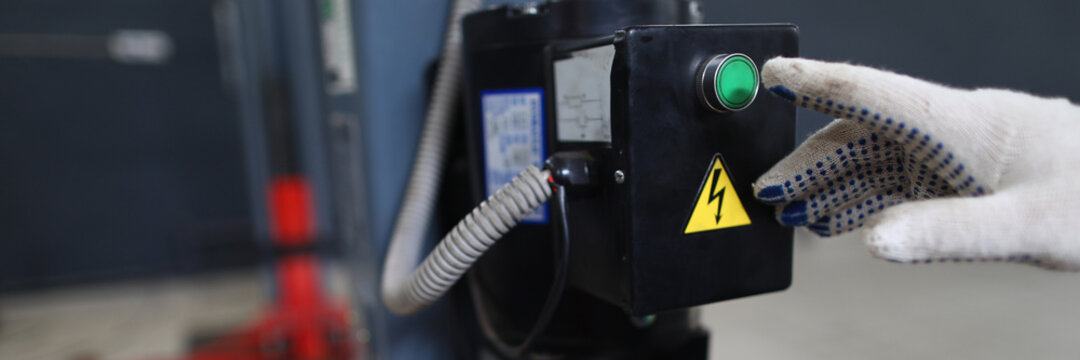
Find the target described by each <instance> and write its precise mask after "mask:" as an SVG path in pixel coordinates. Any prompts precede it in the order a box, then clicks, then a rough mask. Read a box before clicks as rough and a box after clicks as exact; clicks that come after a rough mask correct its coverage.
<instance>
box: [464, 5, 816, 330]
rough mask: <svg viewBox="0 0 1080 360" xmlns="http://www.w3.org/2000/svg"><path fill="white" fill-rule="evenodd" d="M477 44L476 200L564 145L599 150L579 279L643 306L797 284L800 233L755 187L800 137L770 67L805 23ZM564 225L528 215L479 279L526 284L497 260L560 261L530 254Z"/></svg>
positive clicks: (579, 200)
mask: <svg viewBox="0 0 1080 360" xmlns="http://www.w3.org/2000/svg"><path fill="white" fill-rule="evenodd" d="M468 29H469V27H468V26H467V27H466V30H468ZM467 33H468V31H467ZM491 43H494V42H491ZM526 43H527V45H521V44H526ZM467 45H468V42H467ZM467 49H468V50H469V51H468V53H467V58H468V62H469V69H471V70H470V73H469V74H467V77H468V79H469V81H468V83H469V95H468V101H467V104H468V105H467V107H468V109H469V114H470V116H469V120H468V121H467V123H466V125H467V126H466V131H467V133H468V135H469V138H470V139H471V140H472V141H470V142H469V143H470V156H469V158H470V160H471V161H470V164H471V165H470V174H471V175H472V176H473V179H474V181H473V182H472V184H473V185H474V190H475V191H476V192H477V193H479V194H484V193H486V192H489V191H493V190H494V189H496V188H497V187H495V186H496V185H499V181H500V179H501V178H502V177H505V175H501V174H512V173H516V172H514V171H511V170H515V169H516V168H517V167H521V168H523V167H524V166H525V165H528V164H530V163H531V164H535V163H536V162H537V159H541V160H540V161H542V159H544V158H547V157H548V156H550V155H552V154H555V153H559V152H566V151H578V152H584V153H586V154H588V157H590V158H591V159H592V160H591V169H590V170H591V171H593V172H594V173H595V175H596V176H595V179H597V182H596V183H595V184H591V185H588V186H578V187H575V188H573V189H570V191H569V192H568V194H567V195H568V213H569V223H570V224H569V225H570V234H571V235H570V237H571V244H572V245H571V262H570V267H571V268H570V281H571V284H572V286H573V287H574V288H576V289H578V290H580V291H583V292H585V293H588V294H591V295H593V296H595V297H598V298H600V299H602V300H604V301H606V302H608V303H612V304H615V305H617V306H619V307H621V308H622V309H624V310H625V311H626V312H629V313H631V314H634V315H646V314H654V313H658V312H662V311H665V310H671V309H678V308H684V307H689V306H696V305H701V304H706V303H710V302H715V301H720V300H726V299H732V298H737V297H742V296H748V295H754V294H760V293H765V292H770V291H777V290H782V289H784V288H786V287H787V286H788V285H789V284H790V282H791V264H792V259H791V256H792V230H791V229H790V228H785V227H782V226H780V225H779V224H778V223H777V222H776V220H774V217H773V214H774V213H773V209H772V208H771V207H769V206H766V205H764V204H761V203H758V202H757V201H756V200H754V197H753V193H752V189H751V185H750V184H751V183H752V182H753V181H754V180H755V178H757V177H758V176H760V175H761V174H763V173H764V172H765V171H767V170H768V169H769V168H770V167H771V166H772V165H773V164H775V163H776V162H777V161H779V160H780V159H781V158H783V157H784V156H785V155H786V154H787V153H789V152H790V151H791V150H792V148H793V146H794V143H795V141H794V131H795V109H794V107H793V106H792V105H790V104H789V103H787V102H785V101H783V100H782V99H780V98H778V97H775V96H773V95H772V94H769V93H767V90H766V89H764V88H763V87H762V86H761V85H760V75H759V72H760V68H761V65H762V64H764V63H765V61H766V60H768V59H770V58H773V57H776V56H788V57H792V56H797V55H798V30H797V28H796V27H795V26H794V25H786V24H778V25H719V26H718V25H663V26H632V27H627V28H623V29H622V30H619V31H617V32H616V33H615V34H614V35H613V36H607V37H595V38H588V39H573V40H566V41H559V40H552V39H537V40H536V41H534V42H519V43H515V44H513V46H509V45H506V44H503V45H498V46H496V45H491V46H488V47H484V48H482V49H480V48H479V47H476V46H474V47H472V48H467ZM538 50H540V53H541V54H542V56H541V57H540V58H539V59H538V58H537V56H536V55H537V51H538ZM538 62H539V65H540V66H542V71H541V72H540V74H537V71H535V70H536V67H535V66H536V64H537V63H538ZM515 66H518V67H520V68H519V69H517V70H516V71H515V69H514V67H515ZM499 69H502V70H499ZM477 198H480V197H479V196H478V197H477ZM553 226H556V225H555V223H554V222H553V221H552V219H551V216H550V215H549V214H548V213H547V209H542V210H541V211H539V212H538V213H537V214H534V216H530V217H527V218H526V221H525V222H524V223H523V224H522V225H521V226H519V228H517V229H515V230H514V231H513V232H511V233H510V234H509V235H508V237H507V238H505V239H504V240H502V241H501V242H500V244H498V245H497V247H501V248H493V251H492V252H491V253H489V254H487V255H485V258H488V257H493V258H491V259H484V260H483V261H484V262H485V264H481V270H480V271H481V272H482V276H481V278H482V279H485V280H484V281H488V283H489V284H495V283H496V282H495V280H493V279H498V278H499V277H507V278H510V277H516V279H517V280H518V281H521V277H520V276H525V273H524V271H521V272H514V271H502V272H499V271H496V270H495V269H514V266H519V267H518V268H519V269H523V268H524V267H522V265H521V264H528V263H530V262H534V261H536V260H535V259H536V258H543V257H547V256H550V255H549V254H550V253H547V252H538V251H526V250H524V249H525V248H526V247H528V246H530V245H526V244H527V243H531V242H550V240H545V239H550V238H551V237H552V236H556V235H555V233H557V232H553V231H551V227H553ZM503 243H508V244H506V245H504V244H503ZM515 248H516V249H518V250H514V249H515ZM485 269H486V270H485ZM484 272H486V274H488V275H483V274H484ZM538 279H540V280H541V281H542V279H543V277H542V276H541V277H538ZM540 284H543V282H541V283H540ZM540 284H537V286H538V287H540V288H544V287H545V286H544V285H540ZM494 293H495V294H498V290H497V289H496V290H495V291H494ZM504 296H511V295H510V294H509V293H508V294H506V295H504Z"/></svg>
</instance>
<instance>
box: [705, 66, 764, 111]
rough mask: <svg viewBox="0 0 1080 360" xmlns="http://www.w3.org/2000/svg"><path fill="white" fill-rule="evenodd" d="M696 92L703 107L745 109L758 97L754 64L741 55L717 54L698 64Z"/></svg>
mask: <svg viewBox="0 0 1080 360" xmlns="http://www.w3.org/2000/svg"><path fill="white" fill-rule="evenodd" d="M697 82H698V85H699V90H698V91H699V92H700V94H701V100H702V102H703V103H704V105H705V106H706V107H708V108H709V109H712V110H713V111H716V112H729V111H739V110H743V109H746V108H747V107H748V106H750V103H753V102H754V98H756V97H757V90H758V84H759V82H760V79H759V76H758V70H757V65H755V64H754V61H753V60H751V59H750V57H749V56H746V55H743V54H738V53H735V54H720V55H716V56H713V57H711V58H709V59H708V60H706V61H705V63H703V64H701V67H700V70H699V72H698V79H697Z"/></svg>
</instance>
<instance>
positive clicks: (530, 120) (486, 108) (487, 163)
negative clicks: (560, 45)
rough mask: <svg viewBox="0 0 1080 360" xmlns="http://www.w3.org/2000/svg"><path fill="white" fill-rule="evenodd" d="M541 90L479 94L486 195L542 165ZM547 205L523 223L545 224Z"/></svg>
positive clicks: (542, 105)
mask: <svg viewBox="0 0 1080 360" xmlns="http://www.w3.org/2000/svg"><path fill="white" fill-rule="evenodd" d="M543 94H544V93H543V90H541V89H513V90H498V91H484V92H481V93H480V104H481V106H480V107H481V111H483V118H484V129H483V131H484V179H485V188H486V189H487V196H491V195H493V194H495V192H496V191H498V190H499V188H501V187H502V186H503V185H505V184H506V183H509V182H510V180H511V179H513V178H514V177H515V176H517V175H518V174H519V173H521V171H522V170H525V168H526V167H528V166H529V165H533V166H536V167H538V168H539V167H542V166H543V162H544V157H545V155H544V102H543V99H544V95H543ZM547 214H548V211H547V205H544V206H542V207H540V209H537V210H536V211H535V212H533V213H532V214H529V215H527V216H525V218H524V219H523V220H522V222H523V223H534V224H546V223H547V222H548V215H547Z"/></svg>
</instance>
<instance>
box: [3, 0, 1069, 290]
mask: <svg viewBox="0 0 1080 360" xmlns="http://www.w3.org/2000/svg"><path fill="white" fill-rule="evenodd" d="M214 3H215V2H214V1H210V0H198V1H184V2H167V1H131V0H101V1H94V2H82V1H61V0H48V1H29V0H7V1H3V2H0V35H5V36H7V35H11V34H39V35H49V34H53V35H64V34H80V35H88V36H99V37H104V36H108V35H109V34H111V33H113V32H115V31H117V30H119V29H157V30H160V31H163V32H165V33H167V34H168V36H169V38H170V39H171V40H172V45H173V47H174V49H175V51H174V52H173V54H172V56H171V57H170V58H169V59H168V60H167V61H166V62H164V63H161V64H151V65H147V64H128V63H121V62H117V61H108V60H107V59H100V57H102V56H107V55H103V54H100V53H93V52H92V51H91V52H89V53H86V54H82V55H79V54H75V55H72V54H67V55H70V56H69V57H68V58H57V57H44V58H43V57H26V56H19V55H18V54H17V53H18V51H21V50H19V49H13V48H10V47H9V48H8V49H6V50H2V51H0V54H3V55H2V56H0V174H2V175H0V291H2V290H12V289H21V288H33V287H39V286H46V285H51V284H64V283H72V282H79V281H91V280H93V281H98V280H107V279H113V278H126V277H131V276H140V275H149V274H173V273H187V272H193V271H200V270H207V269H216V268H222V267H229V266H237V265H250V264H254V263H255V262H256V260H257V256H256V255H254V254H255V250H256V249H257V246H256V240H255V236H254V235H253V230H252V228H253V225H252V222H253V215H252V210H251V208H252V206H251V199H250V195H249V194H250V189H249V188H248V185H247V180H246V178H245V176H246V175H245V174H246V173H245V171H246V170H245V166H246V165H245V160H244V154H243V152H242V151H243V149H242V145H241V143H240V141H241V134H240V131H241V127H240V125H239V121H238V120H237V110H236V105H235V102H234V99H233V98H232V97H231V96H230V94H229V93H228V89H227V87H226V84H227V81H226V78H225V76H224V75H223V72H222V69H223V66H224V65H223V64H222V54H221V52H220V48H219V45H220V43H219V38H218V37H217V36H218V32H219V31H220V29H218V28H217V27H216V26H215V23H214V19H213V13H212V11H211V9H212V7H213V5H214ZM491 3H501V1H493V2H491ZM445 6H446V4H444V2H440V1H404V2H392V1H372V2H367V1H362V2H357V3H356V4H355V6H354V7H353V13H354V14H355V16H356V20H357V23H356V28H357V29H358V30H359V31H358V33H357V36H356V39H357V40H356V42H357V53H358V54H359V56H358V59H359V60H358V66H360V68H359V69H360V70H359V73H360V81H361V83H360V92H361V94H363V103H365V104H366V105H367V106H366V107H364V109H363V110H362V111H361V112H362V113H361V114H360V122H361V123H362V128H363V129H364V130H365V133H364V134H363V137H362V138H361V139H360V140H361V142H362V145H361V146H362V148H363V153H364V154H365V155H364V157H365V160H366V162H367V165H368V168H367V171H366V172H367V175H366V178H367V181H369V185H368V188H367V189H366V190H368V192H370V194H371V197H370V199H369V201H370V204H369V208H370V209H371V216H372V222H371V229H369V231H370V233H371V234H372V235H373V236H372V238H373V239H374V244H375V245H374V246H375V250H376V253H381V250H382V249H383V242H384V241H385V239H386V238H388V236H389V227H390V226H391V223H392V216H393V214H394V213H395V212H396V208H397V201H398V199H399V196H400V195H399V194H400V193H401V190H402V187H403V186H404V178H405V176H406V172H407V168H408V163H409V161H410V159H411V158H412V155H413V151H414V149H413V148H414V146H415V143H414V142H415V138H416V135H417V133H418V131H419V128H420V125H419V124H420V122H421V120H422V111H423V110H422V109H423V107H424V99H425V96H424V80H423V78H422V77H423V76H422V74H423V70H424V67H425V66H427V64H429V63H430V61H431V60H432V59H433V58H434V57H435V56H436V54H437V50H438V44H439V39H440V38H441V37H440V35H441V31H442V28H443V22H444V21H445V16H444V14H445ZM416 9H423V10H422V11H421V10H416ZM701 9H702V12H703V13H704V14H705V21H706V22H707V23H751V22H791V23H795V24H797V25H799V26H800V29H801V34H802V44H801V46H802V54H803V55H804V56H805V57H809V58H815V59H824V60H833V61H848V62H852V63H857V64H865V65H871V66H876V67H882V68H886V69H891V70H895V71H897V72H901V73H906V74H910V75H913V76H916V77H921V78H925V79H931V80H934V81H937V82H941V83H944V84H948V85H952V86H958V87H1003V88H1013V89H1018V90H1023V91H1028V92H1032V93H1035V94H1039V95H1044V96H1064V97H1068V98H1070V99H1073V100H1075V99H1080V71H1076V62H1077V61H1078V60H1080V41H1078V40H1077V39H1076V35H1075V34H1076V31H1075V24H1076V23H1077V22H1078V21H1080V2H1075V1H1061V0H1057V1H1055V0H1037V1H1026V2H1023V3H1021V2H1013V1H952V2H940V1H929V0H915V1H888V2H849V1H839V0H825V1H815V2H803V1H794V0H768V1H703V2H702V3H701ZM7 40H8V42H6V43H4V44H8V45H9V46H10V44H13V42H12V41H15V42H14V43H18V39H15V40H12V39H11V38H8V39H7ZM76 40H77V39H76ZM84 41H101V40H100V39H99V40H92V39H91V40H85V39H84ZM24 45H25V44H24ZM31 50H33V49H31ZM80 56H83V57H88V58H81V59H80V58H79V57H80ZM94 57H99V58H94ZM827 121H829V119H828V118H826V117H824V116H821V115H818V114H815V113H812V112H809V111H802V112H800V129H799V130H800V133H801V134H803V135H802V136H801V137H800V139H801V138H804V137H805V136H806V134H808V133H810V132H812V131H813V130H815V129H817V128H819V127H820V126H822V125H823V124H824V123H826V122H827Z"/></svg>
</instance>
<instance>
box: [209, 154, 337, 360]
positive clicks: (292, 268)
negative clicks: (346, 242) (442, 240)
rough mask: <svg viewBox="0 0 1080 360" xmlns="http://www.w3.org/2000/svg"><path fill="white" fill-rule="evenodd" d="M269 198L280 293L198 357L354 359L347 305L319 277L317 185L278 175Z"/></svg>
mask: <svg viewBox="0 0 1080 360" xmlns="http://www.w3.org/2000/svg"><path fill="white" fill-rule="evenodd" d="M267 195H268V204H269V211H270V220H271V224H272V225H271V237H272V238H273V242H274V246H275V247H277V248H278V249H279V250H281V254H284V255H282V256H281V257H279V258H278V259H277V263H276V264H275V267H276V269H275V270H276V273H275V275H276V280H277V285H278V296H277V299H276V300H277V301H276V304H275V305H274V306H272V307H271V308H269V309H267V310H266V311H265V312H264V314H263V315H262V316H261V317H260V318H259V320H257V321H255V322H254V323H253V324H250V325H248V326H245V327H242V328H240V329H238V330H236V331H234V332H232V333H229V334H227V335H225V336H223V337H221V338H218V339H217V340H215V341H213V342H211V343H209V344H207V345H205V346H203V347H201V348H199V349H197V350H196V351H195V352H194V353H192V354H191V356H190V357H189V359H192V360H223V359H230V360H232V359H237V360H242V359H245V360H246V359H251V360H270V359H289V360H292V359H302V360H315V359H319V360H322V359H348V358H350V357H351V356H352V355H353V354H354V352H355V350H356V349H355V344H354V342H353V341H352V339H351V337H350V334H351V333H352V329H351V326H350V323H351V319H350V316H349V314H350V313H349V310H348V307H347V306H342V305H340V304H333V303H330V302H327V301H326V300H325V299H324V298H323V294H322V287H321V286H320V283H319V279H320V277H319V262H318V258H317V256H316V255H315V254H313V253H312V252H311V251H310V249H313V248H314V247H313V245H314V233H315V232H314V227H313V226H312V220H313V219H314V213H313V208H312V200H311V188H310V186H309V185H308V183H307V181H306V180H305V179H304V178H303V177H301V176H297V175H285V176H278V177H276V178H274V179H273V180H272V181H271V183H270V187H269V192H268V194H267Z"/></svg>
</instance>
